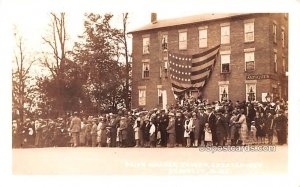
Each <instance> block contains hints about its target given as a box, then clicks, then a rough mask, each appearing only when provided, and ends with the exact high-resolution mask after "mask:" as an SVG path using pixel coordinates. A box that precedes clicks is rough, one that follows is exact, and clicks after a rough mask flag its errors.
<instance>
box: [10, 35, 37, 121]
mask: <svg viewBox="0 0 300 187" xmlns="http://www.w3.org/2000/svg"><path fill="white" fill-rule="evenodd" d="M14 37H15V40H16V49H15V50H14V60H13V70H12V108H13V118H17V119H19V121H20V123H21V124H22V123H23V121H24V117H25V115H26V113H28V112H29V111H30V108H31V106H32V104H33V100H34V97H35V94H34V93H35V91H36V88H35V86H34V84H32V83H31V82H32V81H33V78H32V77H31V76H30V69H31V67H32V64H33V63H34V62H35V59H30V57H28V56H27V55H28V53H27V52H26V51H25V47H24V40H23V37H22V36H21V35H19V33H18V31H17V30H16V31H15V33H14Z"/></svg>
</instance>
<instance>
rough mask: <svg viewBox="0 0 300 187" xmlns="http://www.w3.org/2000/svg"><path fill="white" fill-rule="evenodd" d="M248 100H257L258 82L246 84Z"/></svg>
mask: <svg viewBox="0 0 300 187" xmlns="http://www.w3.org/2000/svg"><path fill="white" fill-rule="evenodd" d="M246 101H248V102H249V101H256V84H246Z"/></svg>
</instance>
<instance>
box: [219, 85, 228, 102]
mask: <svg viewBox="0 0 300 187" xmlns="http://www.w3.org/2000/svg"><path fill="white" fill-rule="evenodd" d="M228 98H229V97H228V85H221V86H219V101H226V100H228Z"/></svg>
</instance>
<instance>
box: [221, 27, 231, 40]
mask: <svg viewBox="0 0 300 187" xmlns="http://www.w3.org/2000/svg"><path fill="white" fill-rule="evenodd" d="M229 43H230V25H228V24H226V25H225V24H224V25H221V44H229Z"/></svg>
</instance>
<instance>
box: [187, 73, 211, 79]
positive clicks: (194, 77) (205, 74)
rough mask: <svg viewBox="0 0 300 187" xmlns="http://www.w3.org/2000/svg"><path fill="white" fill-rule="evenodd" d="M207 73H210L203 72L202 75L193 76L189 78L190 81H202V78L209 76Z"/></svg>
mask: <svg viewBox="0 0 300 187" xmlns="http://www.w3.org/2000/svg"><path fill="white" fill-rule="evenodd" d="M209 73H210V71H206V72H204V73H201V74H197V75H195V76H192V77H191V80H192V81H195V80H198V79H202V78H203V77H207V76H209Z"/></svg>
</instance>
